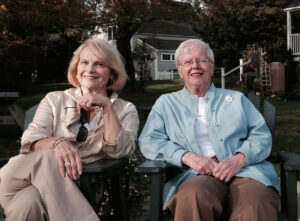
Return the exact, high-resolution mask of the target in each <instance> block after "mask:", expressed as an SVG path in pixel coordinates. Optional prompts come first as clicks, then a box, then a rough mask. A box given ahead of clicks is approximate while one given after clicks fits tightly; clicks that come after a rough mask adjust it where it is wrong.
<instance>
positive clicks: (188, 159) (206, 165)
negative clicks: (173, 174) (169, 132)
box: [181, 152, 217, 175]
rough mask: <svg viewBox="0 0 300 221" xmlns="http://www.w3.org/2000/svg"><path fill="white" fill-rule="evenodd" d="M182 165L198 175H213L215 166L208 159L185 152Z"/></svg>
mask: <svg viewBox="0 0 300 221" xmlns="http://www.w3.org/2000/svg"><path fill="white" fill-rule="evenodd" d="M181 161H182V163H184V164H185V165H187V166H189V167H190V168H192V169H193V170H196V171H197V172H199V173H204V174H207V175H212V174H213V169H214V167H215V165H216V164H217V163H216V162H215V161H214V160H213V159H211V158H210V157H204V156H200V155H197V154H194V153H191V152H186V153H185V154H184V155H183V156H182V158H181Z"/></svg>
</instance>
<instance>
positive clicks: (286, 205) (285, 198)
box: [135, 95, 300, 221]
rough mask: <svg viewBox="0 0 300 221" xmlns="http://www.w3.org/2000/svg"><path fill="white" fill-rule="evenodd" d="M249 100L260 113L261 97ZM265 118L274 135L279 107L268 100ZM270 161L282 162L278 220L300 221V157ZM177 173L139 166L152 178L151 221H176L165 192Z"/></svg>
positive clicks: (156, 165) (161, 165)
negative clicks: (166, 204) (299, 188)
mask: <svg viewBox="0 0 300 221" xmlns="http://www.w3.org/2000/svg"><path fill="white" fill-rule="evenodd" d="M249 99H250V100H251V101H252V102H253V103H254V105H255V106H256V108H257V109H258V110H260V103H261V102H260V98H258V96H257V95H254V96H251V95H250V97H249ZM149 111H150V109H149ZM148 113H149V112H148ZM263 116H264V118H265V120H266V123H267V125H268V127H269V129H270V131H271V133H272V135H273V134H274V129H275V118H276V108H275V107H274V106H273V105H272V104H271V103H270V102H269V101H267V100H265V101H264V107H263ZM145 118H146V117H145ZM269 160H271V161H272V162H273V163H280V167H281V172H280V183H281V212H280V213H279V214H278V220H289V221H296V220H298V207H297V180H300V155H298V154H294V153H290V152H286V151H281V152H279V153H278V155H277V156H273V157H270V158H269ZM176 170H177V171H178V168H176V167H174V166H172V165H170V164H167V163H165V162H163V161H152V160H146V161H144V162H143V163H141V164H140V165H138V166H137V167H135V172H137V173H141V174H147V175H148V176H150V221H162V220H164V221H166V220H173V216H172V215H171V214H170V212H168V211H163V210H162V194H163V193H162V192H163V186H164V184H165V182H166V181H167V180H168V179H169V178H170V177H172V175H170V174H174V173H176V172H174V171H176ZM177 173H178V172H177Z"/></svg>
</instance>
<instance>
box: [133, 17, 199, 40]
mask: <svg viewBox="0 0 300 221" xmlns="http://www.w3.org/2000/svg"><path fill="white" fill-rule="evenodd" d="M137 33H138V34H149V33H151V34H154V35H155V34H156V35H157V34H163V35H180V36H196V33H195V32H194V30H193V28H192V26H191V25H190V24H187V23H176V22H172V21H164V20H155V21H152V22H150V23H147V24H144V25H143V26H142V27H141V28H140V29H139V30H138V31H137Z"/></svg>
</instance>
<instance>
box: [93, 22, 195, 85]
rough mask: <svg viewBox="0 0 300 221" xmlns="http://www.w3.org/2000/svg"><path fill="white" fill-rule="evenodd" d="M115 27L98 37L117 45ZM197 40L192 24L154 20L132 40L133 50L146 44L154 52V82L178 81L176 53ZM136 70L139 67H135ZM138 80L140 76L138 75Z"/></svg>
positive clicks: (152, 77)
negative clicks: (185, 42) (188, 42)
mask: <svg viewBox="0 0 300 221" xmlns="http://www.w3.org/2000/svg"><path fill="white" fill-rule="evenodd" d="M114 29H115V27H111V28H108V31H107V32H104V31H100V34H98V37H100V38H103V39H105V40H108V41H109V42H110V43H111V44H113V45H115V43H116V42H115V40H114V39H115V38H114V33H115V30H114ZM190 38H197V36H196V33H195V32H194V31H193V28H192V26H191V25H190V24H187V23H178V22H173V21H164V20H154V21H152V22H150V23H147V24H144V25H143V26H142V27H141V28H140V29H139V30H138V31H137V32H136V33H135V34H134V35H133V37H132V38H131V42H130V43H131V48H132V50H134V48H135V45H136V44H143V43H144V44H145V45H146V46H147V47H149V48H150V49H151V51H152V53H153V54H152V57H154V60H153V61H151V62H150V63H149V65H150V77H151V79H153V80H161V79H176V78H179V74H178V72H177V69H176V65H175V59H174V53H175V50H176V48H177V47H178V46H179V44H180V43H181V42H183V41H185V40H187V39H190ZM135 69H136V70H137V69H138V66H137V65H135ZM135 78H136V79H137V80H138V79H139V76H138V75H137V74H136V75H135Z"/></svg>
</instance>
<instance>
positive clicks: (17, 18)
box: [0, 0, 95, 90]
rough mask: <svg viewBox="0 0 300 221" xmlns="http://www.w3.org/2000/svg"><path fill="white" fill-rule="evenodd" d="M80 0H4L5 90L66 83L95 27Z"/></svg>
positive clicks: (0, 7)
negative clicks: (70, 67) (35, 78)
mask: <svg viewBox="0 0 300 221" xmlns="http://www.w3.org/2000/svg"><path fill="white" fill-rule="evenodd" d="M81 2H82V1H80V0H73V1H72V0H69V1H64V0H51V1H44V0H2V1H1V3H0V74H1V77H2V79H4V81H2V85H1V88H2V89H14V90H19V89H22V88H24V87H25V86H26V85H29V84H30V82H31V78H32V73H37V74H38V76H39V80H44V81H45V80H47V81H49V80H52V81H62V80H65V79H66V78H65V76H64V73H65V70H66V68H67V64H68V62H69V59H70V57H71V55H72V52H73V51H74V49H75V48H76V47H77V46H78V44H79V43H80V41H82V40H83V39H84V38H85V35H87V33H88V30H93V28H94V27H95V20H94V19H93V18H95V17H94V14H93V13H94V12H91V11H90V10H89V8H87V7H84V5H83V4H82V3H81Z"/></svg>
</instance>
